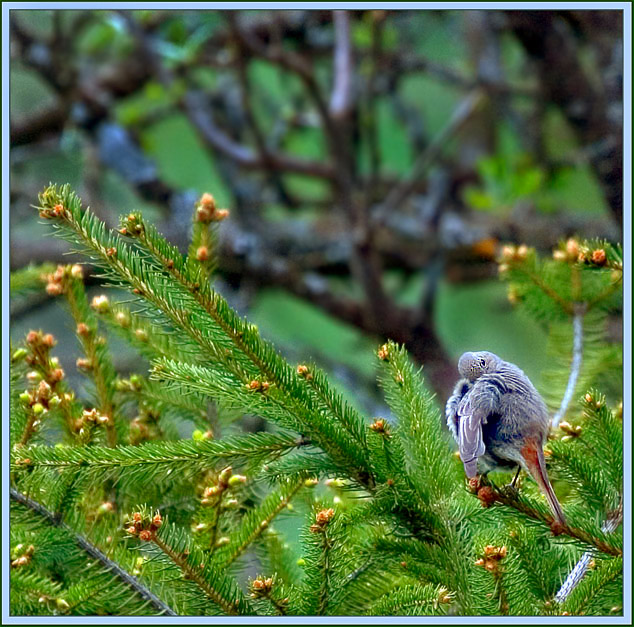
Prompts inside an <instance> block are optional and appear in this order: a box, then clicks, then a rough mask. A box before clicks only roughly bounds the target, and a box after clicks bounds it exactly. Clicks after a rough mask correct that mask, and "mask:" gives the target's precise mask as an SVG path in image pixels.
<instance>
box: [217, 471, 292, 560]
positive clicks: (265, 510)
mask: <svg viewBox="0 0 634 627" xmlns="http://www.w3.org/2000/svg"><path fill="white" fill-rule="evenodd" d="M302 487H304V480H301V481H295V482H289V483H288V484H287V485H286V486H284V487H282V489H281V490H276V491H274V492H272V493H271V494H269V496H267V497H266V499H265V500H264V502H263V503H262V505H260V507H258V508H255V509H253V510H251V511H249V512H248V513H247V514H246V515H245V518H244V519H243V521H242V523H241V525H240V528H239V529H238V530H237V531H236V532H235V534H234V536H233V538H230V540H231V542H230V544H229V545H228V546H227V549H226V551H224V552H223V554H222V558H221V559H222V565H223V568H226V567H228V566H229V565H230V564H232V563H233V562H235V561H236V560H237V559H238V558H239V557H240V556H241V555H242V554H243V553H244V551H245V550H246V549H247V548H248V547H249V546H250V545H251V544H252V543H253V542H254V541H255V540H257V539H258V538H259V537H260V536H261V535H262V533H263V532H264V531H266V530H267V529H268V528H269V525H270V524H271V522H272V521H273V519H274V518H275V517H276V516H277V515H278V514H279V513H280V512H282V511H283V510H284V509H285V508H286V507H288V504H289V503H290V502H291V499H292V498H293V497H294V496H295V495H296V494H297V493H298V492H299V490H300V489H301V488H302Z"/></svg>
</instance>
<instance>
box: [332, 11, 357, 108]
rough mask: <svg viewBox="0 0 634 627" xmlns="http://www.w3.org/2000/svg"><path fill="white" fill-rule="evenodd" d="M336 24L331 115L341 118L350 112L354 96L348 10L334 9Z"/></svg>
mask: <svg viewBox="0 0 634 627" xmlns="http://www.w3.org/2000/svg"><path fill="white" fill-rule="evenodd" d="M333 21H334V24H335V49H334V84H333V89H332V94H331V96H330V115H331V116H332V117H333V119H335V120H340V119H343V118H345V117H347V116H348V114H349V113H350V106H351V96H352V46H351V45H350V18H349V17H348V12H347V11H333Z"/></svg>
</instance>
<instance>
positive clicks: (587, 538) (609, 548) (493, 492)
mask: <svg viewBox="0 0 634 627" xmlns="http://www.w3.org/2000/svg"><path fill="white" fill-rule="evenodd" d="M480 485H481V486H482V487H481V488H480V489H479V490H478V497H479V498H480V499H481V500H482V501H483V503H484V504H485V506H486V507H490V506H491V505H492V504H494V503H496V502H497V503H501V504H502V505H507V506H509V507H512V508H513V509H515V510H517V511H518V512H520V513H522V514H524V515H526V516H528V517H529V518H532V519H533V520H538V521H540V522H542V523H545V524H546V525H548V526H549V527H550V528H551V529H553V532H554V533H556V534H557V535H560V534H564V535H567V536H569V537H571V538H574V539H575V540H579V541H580V542H582V543H584V544H586V545H592V546H594V547H596V548H597V549H598V550H599V551H601V552H602V553H606V554H608V555H614V556H617V557H620V556H622V555H623V550H622V549H620V548H619V547H617V546H614V545H612V544H610V543H608V542H606V540H607V538H606V539H602V538H599V537H595V536H593V535H592V534H591V533H589V532H587V531H586V530H584V529H580V528H578V527H572V526H570V525H561V524H558V523H556V522H553V518H552V515H551V514H549V513H546V510H544V511H541V510H538V509H536V508H535V507H533V506H532V505H531V504H530V503H529V502H528V501H526V500H525V499H521V498H520V497H519V495H517V494H515V493H514V492H513V491H511V490H505V489H501V488H499V487H497V486H496V485H495V484H494V483H492V482H491V481H490V480H488V479H487V478H486V477H484V476H481V477H480ZM483 490H484V491H486V494H484V493H483V492H482V491H483Z"/></svg>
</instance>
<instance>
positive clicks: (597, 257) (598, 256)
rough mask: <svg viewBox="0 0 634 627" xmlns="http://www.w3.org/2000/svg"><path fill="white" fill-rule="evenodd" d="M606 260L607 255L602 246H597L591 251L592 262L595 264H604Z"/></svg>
mask: <svg viewBox="0 0 634 627" xmlns="http://www.w3.org/2000/svg"><path fill="white" fill-rule="evenodd" d="M606 261H607V257H606V254H605V250H603V248H597V249H596V250H593V251H592V263H594V264H595V265H597V266H604V265H605V262H606Z"/></svg>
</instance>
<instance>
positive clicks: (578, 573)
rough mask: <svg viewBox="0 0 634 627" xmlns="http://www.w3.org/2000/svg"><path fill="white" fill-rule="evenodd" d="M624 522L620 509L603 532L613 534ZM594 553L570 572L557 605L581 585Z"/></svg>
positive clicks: (604, 527)
mask: <svg viewBox="0 0 634 627" xmlns="http://www.w3.org/2000/svg"><path fill="white" fill-rule="evenodd" d="M622 520H623V510H622V508H619V509H618V510H617V514H616V516H613V517H611V518H608V519H607V520H606V521H605V522H604V523H603V525H602V526H601V531H603V532H604V533H611V532H613V531H615V530H616V528H617V527H618V526H619V525H620V524H621V522H622ZM592 556H593V553H592V551H587V552H586V553H584V554H583V555H582V556H581V559H580V560H579V561H578V562H577V564H576V565H575V567H574V568H573V569H572V570H571V571H570V573H569V575H568V577H566V580H565V581H564V583H563V584H562V585H561V588H559V592H557V594H556V595H555V601H557V603H563V602H564V601H565V600H566V599H567V598H568V597H569V596H570V594H571V592H572V591H573V590H574V589H575V588H576V587H577V586H578V585H579V583H581V580H582V579H583V578H584V577H585V574H586V572H587V571H588V568H590V562H591V560H592Z"/></svg>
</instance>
